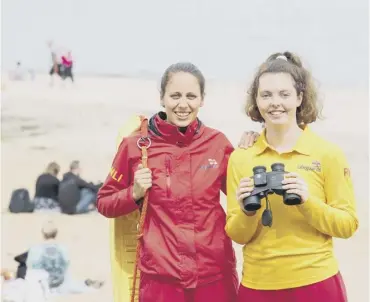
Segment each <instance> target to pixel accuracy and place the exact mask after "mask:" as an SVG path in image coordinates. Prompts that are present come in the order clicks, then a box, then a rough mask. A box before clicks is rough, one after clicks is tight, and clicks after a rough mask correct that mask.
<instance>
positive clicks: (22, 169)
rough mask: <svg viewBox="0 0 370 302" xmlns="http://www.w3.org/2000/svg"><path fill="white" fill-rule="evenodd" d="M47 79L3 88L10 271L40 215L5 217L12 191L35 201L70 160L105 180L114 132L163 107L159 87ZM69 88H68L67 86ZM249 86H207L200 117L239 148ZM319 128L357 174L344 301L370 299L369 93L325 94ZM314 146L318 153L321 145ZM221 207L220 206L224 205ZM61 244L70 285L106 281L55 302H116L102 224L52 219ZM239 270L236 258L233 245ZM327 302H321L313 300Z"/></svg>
mask: <svg viewBox="0 0 370 302" xmlns="http://www.w3.org/2000/svg"><path fill="white" fill-rule="evenodd" d="M48 80H49V79H48V77H47V76H41V75H37V77H36V79H35V80H34V81H32V82H7V81H5V82H4V87H3V89H2V99H1V106H2V124H1V129H2V137H1V143H2V144H1V153H2V157H1V168H2V169H1V205H2V217H1V218H2V223H1V226H2V228H1V235H2V242H1V243H2V250H1V262H2V264H1V267H2V268H4V267H5V268H10V269H16V262H14V261H13V257H14V256H15V255H17V254H19V253H22V252H24V251H25V250H27V249H28V247H29V246H30V245H31V244H34V243H35V242H38V241H40V240H41V234H40V226H41V224H42V222H43V221H44V220H45V219H47V218H48V217H46V216H45V215H40V214H37V215H36V214H22V215H11V214H9V213H8V212H7V207H8V202H9V198H10V194H11V192H12V190H13V189H16V188H19V187H25V188H27V189H28V190H29V191H30V193H31V196H33V194H34V184H35V180H36V178H37V176H38V175H39V174H40V173H42V172H43V170H44V169H45V167H46V165H47V164H48V163H49V162H50V161H54V160H55V161H57V162H58V163H59V164H60V165H61V167H62V172H63V173H64V172H65V171H66V170H67V168H68V165H69V163H70V162H71V161H72V160H75V159H78V160H80V161H81V164H82V169H83V172H82V174H83V175H82V176H83V177H84V178H85V179H87V180H91V181H94V182H95V181H98V180H101V181H103V180H104V179H105V177H106V175H107V173H108V171H109V168H110V164H111V161H112V159H113V155H114V152H115V138H116V135H117V132H118V129H119V128H120V127H121V125H122V124H123V123H124V122H125V120H126V119H127V118H128V117H130V116H131V115H133V114H144V115H150V114H152V113H154V112H156V111H157V110H160V106H159V92H158V87H159V84H158V81H153V80H144V79H130V78H99V77H95V78H93V77H83V78H77V82H76V85H74V86H72V85H65V86H63V85H61V83H59V82H56V85H55V86H54V87H52V88H51V87H49V86H48ZM67 84H69V83H67ZM246 87H247V85H246V83H237V82H217V81H211V82H209V83H208V85H207V89H206V90H207V91H206V92H207V95H206V101H205V107H204V108H203V109H202V111H201V114H200V118H201V119H202V120H203V121H204V122H205V123H206V124H207V125H209V126H211V127H214V128H217V129H219V130H221V131H223V132H224V133H225V134H226V135H227V136H228V137H229V139H230V140H231V141H232V143H234V144H236V143H237V142H238V140H239V137H240V136H241V134H242V132H243V131H244V130H256V131H259V130H260V129H261V126H260V125H259V124H256V123H253V122H251V121H250V120H249V119H248V118H247V117H246V116H245V115H244V113H243V105H244V100H245V93H246ZM320 92H321V95H322V98H323V100H324V111H323V114H324V116H325V120H323V121H320V122H317V123H315V124H314V125H313V126H312V128H313V129H314V130H315V131H317V132H318V133H320V134H321V135H322V136H324V137H326V138H328V139H330V140H331V141H333V142H335V143H337V144H338V145H339V146H340V147H341V148H342V149H343V150H344V152H345V154H346V155H347V158H348V161H349V163H350V166H351V174H352V176H353V180H354V185H355V190H356V197H357V205H358V215H359V218H360V229H359V230H358V232H357V233H356V234H355V236H354V237H353V238H351V239H348V240H335V250H336V255H337V258H338V259H339V263H340V270H341V272H342V274H343V277H344V279H345V282H346V286H347V291H348V295H349V301H350V302H365V301H369V290H368V287H369V241H368V240H369V228H368V226H369V224H368V219H369V217H368V216H369V215H368V214H369V209H368V204H369V196H368V191H369V190H368V184H369V173H368V160H369V157H368V155H369V150H368V120H369V117H368V94H367V90H365V89H364V90H361V89H352V90H348V89H347V90H346V89H343V88H340V87H331V88H328V87H322V89H321V91H320ZM317 148H320V146H317ZM222 202H223V204H224V205H225V198H224V197H223V200H222ZM52 219H53V220H54V221H55V222H56V224H57V225H58V227H59V230H60V236H59V240H60V241H61V242H62V243H64V244H65V245H66V246H67V247H68V248H69V252H70V255H71V259H72V264H71V270H72V273H73V275H74V276H75V277H76V278H81V279H83V278H86V277H89V278H95V279H102V280H105V281H106V284H105V286H104V287H103V288H102V289H101V290H99V291H98V292H97V293H96V294H84V295H79V296H68V297H60V298H58V300H57V301H60V302H64V301H65V302H66V301H68V302H76V301H81V302H84V301H86V302H87V301H89V302H97V301H99V302H100V301H112V298H111V280H110V261H109V244H108V220H107V219H105V218H104V217H102V216H100V215H99V214H89V215H82V216H75V217H70V216H66V215H59V214H56V215H53V217H52ZM236 250H237V255H238V261H239V265H238V267H239V269H240V267H241V263H242V258H241V251H240V247H239V246H236ZM317 302H324V301H317Z"/></svg>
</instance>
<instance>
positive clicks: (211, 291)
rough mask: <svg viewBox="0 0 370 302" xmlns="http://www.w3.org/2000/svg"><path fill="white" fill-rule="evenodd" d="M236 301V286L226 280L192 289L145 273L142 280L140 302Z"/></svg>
mask: <svg viewBox="0 0 370 302" xmlns="http://www.w3.org/2000/svg"><path fill="white" fill-rule="evenodd" d="M228 279H230V278H228ZM236 299H237V289H236V286H234V285H233V284H232V282H230V280H226V278H225V279H223V280H218V281H215V282H212V283H209V284H206V285H203V286H200V287H197V288H192V289H184V288H182V287H181V286H180V285H178V284H174V283H166V282H163V281H162V280H160V279H158V278H156V277H152V276H148V275H144V274H143V273H142V274H141V278H140V294H139V302H206V301H212V302H236Z"/></svg>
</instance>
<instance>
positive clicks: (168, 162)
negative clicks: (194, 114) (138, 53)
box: [97, 113, 236, 288]
mask: <svg viewBox="0 0 370 302" xmlns="http://www.w3.org/2000/svg"><path fill="white" fill-rule="evenodd" d="M139 137H140V134H137V135H136V134H134V135H132V136H130V137H127V138H125V139H123V141H122V143H121V145H120V147H119V150H118V152H117V154H116V156H115V158H114V161H113V165H112V170H113V171H115V173H113V177H112V176H111V175H109V176H108V178H107V180H106V181H105V183H104V185H103V186H102V187H101V189H100V191H99V193H98V200H97V208H98V211H99V212H100V213H101V214H102V215H104V216H106V217H118V216H122V215H125V214H128V213H131V212H132V211H134V210H136V209H138V205H137V204H136V203H135V201H134V200H133V197H132V189H133V178H134V173H135V171H136V170H137V167H138V165H139V164H140V162H141V150H140V149H139V148H138V146H137V144H136V143H137V140H138V138H139ZM149 137H150V139H151V141H152V144H151V146H150V148H149V149H148V167H149V168H150V169H151V170H152V177H153V185H152V188H151V189H150V192H149V202H148V210H147V216H146V221H145V225H144V236H143V237H142V239H141V240H143V241H142V248H141V255H140V263H139V268H140V271H141V272H143V273H145V274H150V275H153V276H159V277H163V278H165V279H168V280H171V282H175V283H178V284H180V285H182V286H183V287H184V288H194V287H198V286H199V285H204V284H207V283H210V282H213V281H217V280H220V279H222V278H227V279H230V281H231V279H234V281H235V276H236V270H235V267H236V261H235V255H234V250H233V248H232V243H231V240H230V239H229V238H228V237H227V235H226V233H225V230H224V228H225V224H226V215H225V212H224V210H223V208H222V207H221V204H220V192H221V191H223V192H224V193H226V189H225V187H226V170H227V162H228V158H229V155H230V153H231V152H232V151H233V147H232V145H231V144H230V142H229V141H228V139H227V138H226V137H225V135H224V134H222V133H220V132H219V131H217V130H214V129H211V128H208V127H206V126H204V125H203V124H202V123H201V122H200V121H199V120H196V121H194V122H193V123H191V124H190V125H189V126H188V128H187V130H186V132H185V133H181V132H180V131H179V129H178V128H177V127H175V126H173V125H171V124H169V123H167V122H166V121H165V114H164V113H159V114H156V115H154V116H153V117H152V118H151V119H150V120H149Z"/></svg>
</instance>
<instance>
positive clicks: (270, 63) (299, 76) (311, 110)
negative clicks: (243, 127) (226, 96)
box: [245, 51, 322, 125]
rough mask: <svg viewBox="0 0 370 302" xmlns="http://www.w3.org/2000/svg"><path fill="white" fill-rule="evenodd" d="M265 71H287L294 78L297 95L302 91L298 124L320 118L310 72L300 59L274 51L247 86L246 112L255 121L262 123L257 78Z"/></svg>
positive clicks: (305, 123)
mask: <svg viewBox="0 0 370 302" xmlns="http://www.w3.org/2000/svg"><path fill="white" fill-rule="evenodd" d="M265 73H288V74H290V75H291V76H292V78H293V80H294V87H295V89H296V92H297V95H299V94H300V93H302V96H303V97H302V103H301V105H300V106H299V107H298V108H297V123H298V125H307V124H309V123H312V122H314V121H316V120H317V119H318V118H321V109H322V108H321V104H320V103H319V101H318V96H317V90H316V87H315V85H314V82H313V79H312V76H311V74H310V72H309V71H308V70H307V69H305V68H304V67H303V65H302V62H301V59H300V58H299V57H298V56H297V55H295V54H293V53H291V52H288V51H286V52H284V53H280V52H278V53H274V54H272V55H270V56H269V57H268V59H267V60H266V61H265V62H264V63H263V64H262V65H261V66H260V67H259V69H258V71H257V73H256V74H255V76H254V80H253V82H252V84H251V86H250V87H249V90H248V97H247V103H246V106H245V112H246V114H247V115H248V116H249V117H250V118H251V119H252V120H253V121H256V122H260V123H264V119H263V117H262V115H261V113H260V112H259V110H258V107H257V95H258V88H259V79H260V77H261V76H262V75H263V74H265Z"/></svg>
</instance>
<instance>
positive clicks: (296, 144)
mask: <svg viewBox="0 0 370 302" xmlns="http://www.w3.org/2000/svg"><path fill="white" fill-rule="evenodd" d="M246 112H247V115H248V116H249V117H250V118H251V119H252V120H253V121H258V122H261V123H264V125H265V129H264V130H263V133H262V135H261V136H260V137H259V138H258V140H257V142H256V143H255V144H254V145H253V146H252V147H250V148H249V149H237V150H235V151H234V152H233V153H232V155H231V157H230V160H229V164H228V174H227V200H228V205H227V212H228V213H227V223H226V232H227V234H228V235H229V236H230V238H231V239H233V240H234V241H235V242H237V243H239V244H242V245H244V248H243V255H244V264H243V278H242V282H241V286H240V289H239V300H238V301H239V302H249V301H253V302H265V301H266V302H267V301H269V302H270V301H274V302H279V301H281V302H305V301H307V302H308V301H315V302H344V301H347V298H346V291H345V287H344V284H343V281H342V278H341V275H340V273H339V269H338V263H337V260H336V259H335V257H334V254H333V240H332V238H333V237H338V238H349V237H351V236H352V235H353V234H354V232H355V231H356V230H357V228H358V219H357V215H356V210H355V200H354V199H355V198H354V192H353V186H352V181H351V176H350V169H349V167H348V164H347V161H346V159H345V156H344V155H343V152H342V151H341V150H340V149H339V148H338V147H337V146H336V145H334V144H332V143H329V142H328V141H326V140H325V139H323V138H321V137H320V136H318V135H316V134H315V133H313V132H312V131H311V130H310V129H309V127H308V126H307V124H309V123H312V122H314V121H315V120H316V119H317V118H318V116H319V113H320V108H319V105H318V102H317V94H316V90H315V87H314V85H313V82H312V79H311V76H310V74H309V72H308V71H307V70H306V69H305V68H304V67H303V66H302V63H301V60H300V59H299V58H298V57H297V56H295V55H293V54H292V53H290V52H285V53H276V54H273V55H271V56H270V57H269V58H268V59H267V60H266V62H264V63H263V64H262V65H261V66H260V68H259V70H258V72H257V74H256V76H255V78H254V81H253V83H252V85H251V87H250V94H249V98H248V101H247V105H246ZM276 163H282V164H283V166H282V165H273V164H276ZM271 165H273V167H272V168H273V170H275V172H273V173H271V172H270V167H271ZM261 166H264V167H265V168H266V172H265V171H264V168H263V167H261ZM255 167H256V168H255ZM254 168H255V169H254ZM272 168H271V169H272ZM283 169H285V170H283ZM281 171H288V172H286V173H284V172H281ZM266 173H267V174H266ZM266 197H267V199H266Z"/></svg>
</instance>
